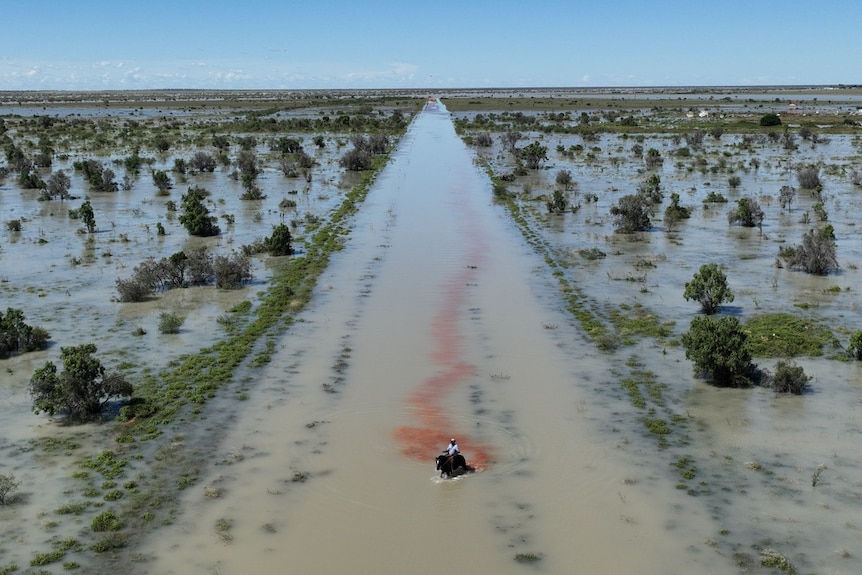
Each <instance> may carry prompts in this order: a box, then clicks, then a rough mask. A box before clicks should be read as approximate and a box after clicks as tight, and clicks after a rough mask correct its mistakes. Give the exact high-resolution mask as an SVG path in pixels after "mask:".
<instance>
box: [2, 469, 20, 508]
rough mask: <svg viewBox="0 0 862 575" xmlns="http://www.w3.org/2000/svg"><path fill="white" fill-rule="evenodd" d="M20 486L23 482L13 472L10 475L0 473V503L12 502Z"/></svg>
mask: <svg viewBox="0 0 862 575" xmlns="http://www.w3.org/2000/svg"><path fill="white" fill-rule="evenodd" d="M20 486H21V482H20V481H18V480H17V479H15V476H14V475H12V474H11V473H10V474H9V475H5V474H2V473H0V505H6V504H7V503H11V502H12V499H13V498H14V496H15V492H16V491H18V487H20Z"/></svg>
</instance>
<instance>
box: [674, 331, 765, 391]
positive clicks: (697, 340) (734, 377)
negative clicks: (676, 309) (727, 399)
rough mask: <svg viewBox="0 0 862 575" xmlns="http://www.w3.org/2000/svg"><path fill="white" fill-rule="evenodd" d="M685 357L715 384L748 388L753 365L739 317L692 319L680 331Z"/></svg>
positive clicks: (697, 371) (696, 370)
mask: <svg viewBox="0 0 862 575" xmlns="http://www.w3.org/2000/svg"><path fill="white" fill-rule="evenodd" d="M682 345H683V347H684V348H685V357H686V359H689V360H691V361H692V362H693V363H694V371H695V373H696V374H698V375H704V376H706V377H708V378H709V379H710V381H712V383H714V384H715V385H719V386H725V387H748V386H749V385H750V384H751V379H752V375H753V374H754V371H755V366H754V365H753V364H752V363H751V347H750V343H749V337H748V334H747V333H746V332H745V330H743V329H742V326H740V324H739V320H738V319H736V318H735V317H732V316H725V317H721V318H718V319H713V318H712V317H711V316H699V317H696V318H694V319H693V320H692V321H691V325H690V326H689V330H688V331H687V332H686V333H684V334H682Z"/></svg>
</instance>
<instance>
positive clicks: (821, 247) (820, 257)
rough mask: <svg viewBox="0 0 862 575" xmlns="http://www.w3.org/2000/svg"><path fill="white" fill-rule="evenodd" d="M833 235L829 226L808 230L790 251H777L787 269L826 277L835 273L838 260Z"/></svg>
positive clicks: (837, 267)
mask: <svg viewBox="0 0 862 575" xmlns="http://www.w3.org/2000/svg"><path fill="white" fill-rule="evenodd" d="M836 252H837V245H836V243H835V233H834V231H833V228H832V226H831V225H826V226H824V227H823V228H820V229H811V230H808V231H807V232H806V233H805V235H803V236H802V243H801V244H799V245H798V246H796V248H795V249H791V250H783V251H782V250H779V257H782V256H784V258H785V260H786V262H787V267H789V268H791V269H798V270H802V271H805V272H806V273H809V274H814V275H826V274H828V273H829V272H832V271H837V270H838V269H839V266H838V258H837V256H836Z"/></svg>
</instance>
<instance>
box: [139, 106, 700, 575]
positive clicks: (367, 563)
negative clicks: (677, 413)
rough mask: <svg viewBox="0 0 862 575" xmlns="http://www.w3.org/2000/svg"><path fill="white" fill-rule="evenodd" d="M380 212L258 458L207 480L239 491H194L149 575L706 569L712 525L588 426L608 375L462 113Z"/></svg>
mask: <svg viewBox="0 0 862 575" xmlns="http://www.w3.org/2000/svg"><path fill="white" fill-rule="evenodd" d="M366 201H367V202H369V203H368V204H367V205H366V208H367V209H364V210H363V214H364V215H363V216H361V217H360V221H359V222H358V223H357V228H356V231H355V232H354V234H353V235H352V237H351V241H350V244H349V246H348V247H347V249H346V250H345V252H344V253H343V254H342V255H341V256H340V257H339V259H338V262H336V263H335V265H333V266H332V268H331V270H330V271H328V272H327V273H326V274H325V276H324V278H322V285H323V286H324V288H323V289H322V290H321V295H320V297H319V298H318V299H317V300H316V301H315V302H314V303H313V305H312V306H311V309H309V310H308V314H307V322H306V323H304V324H302V327H301V328H300V330H298V332H296V333H293V332H292V333H291V334H290V335H289V336H287V337H286V339H285V341H284V342H283V346H284V350H283V352H282V353H280V354H279V355H278V357H277V359H275V360H274V361H273V362H272V364H271V365H270V366H269V367H268V368H267V369H266V370H265V371H264V372H263V373H262V374H261V375H260V378H261V381H260V383H259V384H258V391H256V392H255V394H254V396H253V397H252V399H251V400H250V403H251V405H250V406H249V407H248V408H246V409H245V410H244V413H243V415H241V416H240V418H239V420H238V421H237V423H236V425H235V427H234V428H233V430H232V431H231V432H230V434H229V435H228V438H227V439H226V440H225V442H224V444H223V448H222V450H223V453H225V454H227V453H238V454H243V456H242V457H241V458H234V460H233V462H232V463H231V464H230V465H229V466H226V465H216V466H214V467H213V469H212V474H211V475H210V476H209V477H207V478H206V479H204V480H203V483H205V484H207V485H212V486H217V487H218V488H220V489H223V490H224V495H223V496H222V497H219V498H217V499H207V497H206V493H205V492H204V491H203V490H196V491H195V492H194V493H190V494H189V499H188V501H187V503H186V509H187V512H186V514H185V515H184V516H183V518H182V519H181V521H179V522H178V523H177V524H176V525H174V526H172V527H169V528H166V530H165V531H163V532H159V534H158V536H157V537H156V538H155V540H154V541H152V542H151V544H150V546H149V549H147V550H146V553H147V554H150V555H151V556H152V557H153V564H152V565H150V566H149V567H148V572H152V573H180V572H183V571H184V570H185V569H187V568H188V565H190V564H193V565H195V566H196V568H198V569H201V570H204V569H210V570H212V571H213V572H219V573H234V572H241V571H243V570H245V569H247V568H248V567H249V566H250V565H254V568H255V569H256V570H258V571H261V572H271V573H275V572H280V570H282V569H283V568H284V566H285V565H290V566H291V569H296V570H298V571H308V572H329V573H336V572H346V571H362V572H364V571H372V570H373V571H374V572H377V573H402V572H404V571H405V570H407V571H410V572H413V573H433V572H437V571H439V570H440V569H441V567H442V568H449V567H447V566H450V565H455V566H458V567H459V568H464V569H469V570H474V571H477V572H496V573H516V572H521V571H522V570H523V569H524V564H523V563H524V562H526V563H533V564H534V566H535V568H538V569H541V570H543V571H547V572H559V571H561V570H571V569H575V570H578V569H583V570H587V571H591V572H596V571H607V570H610V571H614V572H626V573H632V572H636V571H637V570H638V569H639V566H641V565H644V564H645V563H648V564H651V565H655V566H656V568H658V569H659V570H660V571H662V572H665V573H674V572H680V573H681V572H683V571H687V570H690V567H691V566H692V565H694V564H697V563H698V562H700V561H701V560H702V558H699V557H698V556H697V555H692V554H690V553H689V552H687V551H685V546H680V541H679V538H680V537H684V538H686V539H687V540H689V543H690V544H692V545H695V546H700V544H701V543H702V541H703V540H705V539H706V537H707V536H708V533H709V531H708V530H703V529H702V527H700V526H699V525H703V523H698V522H697V521H696V518H695V517H693V516H692V515H688V516H686V517H681V518H679V519H677V520H675V523H676V526H675V527H674V528H672V529H671V528H669V527H668V525H667V521H668V516H667V505H668V501H667V500H659V499H656V498H655V496H654V494H651V493H649V492H648V491H647V490H646V489H644V487H642V486H640V485H638V482H637V472H636V471H635V470H633V469H632V468H631V467H630V463H629V462H628V461H627V456H626V455H625V453H624V451H623V450H620V449H619V448H618V446H617V441H618V439H619V438H615V437H604V438H602V437H599V436H597V435H596V430H595V429H593V428H592V426H591V424H590V423H589V422H588V419H589V415H590V411H591V406H590V399H589V396H588V394H587V393H586V392H585V390H587V389H589V387H590V384H589V382H590V381H593V382H599V381H601V379H602V378H603V377H604V375H603V374H604V373H605V371H606V366H605V363H604V359H603V358H601V357H597V356H596V355H595V354H594V353H593V352H592V351H591V349H590V346H589V345H588V344H586V343H583V342H581V341H580V338H579V337H578V336H577V335H576V334H573V333H569V332H568V330H567V329H566V328H560V329H556V330H549V329H548V326H551V325H564V324H565V323H566V320H565V318H564V317H560V316H558V312H555V311H554V310H553V308H551V307H548V306H545V305H543V304H542V303H541V302H542V300H543V298H547V297H553V296H552V295H551V292H552V290H553V288H552V287H551V286H549V285H547V284H546V283H545V281H544V280H543V279H542V275H541V273H539V270H537V269H536V267H535V262H534V260H533V258H532V257H531V255H530V253H529V250H528V249H527V248H526V247H525V246H524V245H523V243H522V242H520V241H519V240H518V238H517V236H516V235H514V234H513V230H512V229H511V226H509V225H508V224H507V222H506V220H505V214H504V212H502V211H501V210H500V209H499V208H496V207H494V206H493V205H492V204H491V203H490V194H489V183H488V181H487V179H486V178H484V177H483V176H482V173H481V172H480V171H478V169H477V168H476V166H474V165H473V163H472V161H471V157H470V154H469V152H468V150H467V149H466V148H465V147H464V145H463V143H461V141H460V140H459V138H458V137H457V136H456V135H455V133H454V129H453V127H452V124H451V121H450V119H449V117H448V114H446V113H445V112H444V111H443V110H440V111H438V112H425V113H424V114H422V115H421V116H420V117H418V118H417V119H416V121H415V123H414V125H413V126H412V127H411V129H410V131H409V132H408V134H407V135H406V137H405V138H404V139H403V140H402V141H401V143H400V144H399V149H398V152H397V153H396V154H395V158H394V161H393V162H392V164H391V165H390V166H388V167H387V168H386V170H385V171H384V172H383V174H382V175H381V177H380V178H379V180H378V182H377V184H376V185H375V189H374V192H373V193H372V194H371V195H370V196H369V198H368V199H367V200H366ZM322 386H326V389H327V390H329V391H330V393H326V392H322ZM450 435H452V436H455V437H457V439H458V441H459V442H460V445H461V448H462V451H463V452H464V453H465V455H466V457H467V459H468V461H469V462H470V463H471V464H473V465H475V466H476V467H477V468H478V470H477V472H476V473H474V474H469V475H464V476H461V477H459V478H457V479H454V480H442V479H440V478H439V476H438V473H437V472H436V470H435V469H434V465H433V457H434V456H435V455H436V454H437V453H438V452H439V451H440V450H442V448H443V447H444V446H445V444H446V443H447V442H448V439H449V437H450ZM236 459H239V461H237V460H236ZM667 496H669V497H670V498H671V499H673V498H675V497H677V494H676V493H675V492H674V491H673V490H672V489H671V490H669V492H668V493H667ZM220 521H227V522H229V523H230V529H229V541H225V537H222V536H220V533H219V531H218V528H217V526H218V525H219V522H220ZM699 531H700V535H699V536H698V535H695V534H696V533H698V532H699ZM710 555H711V554H710ZM711 559H712V558H711V557H710V560H711ZM686 566H687V567H686Z"/></svg>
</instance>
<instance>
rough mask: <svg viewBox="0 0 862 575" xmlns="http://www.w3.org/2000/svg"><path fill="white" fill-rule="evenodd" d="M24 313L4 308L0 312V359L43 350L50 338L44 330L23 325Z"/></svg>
mask: <svg viewBox="0 0 862 575" xmlns="http://www.w3.org/2000/svg"><path fill="white" fill-rule="evenodd" d="M24 319H25V317H24V312H23V311H21V310H20V309H15V308H11V307H10V308H6V314H5V315H4V314H3V312H0V359H2V358H7V357H9V356H10V355H12V354H15V353H22V352H29V351H36V350H40V349H45V348H46V347H47V345H48V340H49V339H50V338H51V334H49V333H48V332H47V331H46V330H45V329H43V328H41V327H38V326H31V325H27V324H26V323H24Z"/></svg>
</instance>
